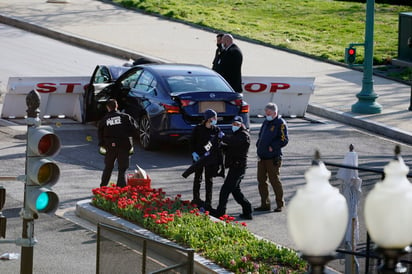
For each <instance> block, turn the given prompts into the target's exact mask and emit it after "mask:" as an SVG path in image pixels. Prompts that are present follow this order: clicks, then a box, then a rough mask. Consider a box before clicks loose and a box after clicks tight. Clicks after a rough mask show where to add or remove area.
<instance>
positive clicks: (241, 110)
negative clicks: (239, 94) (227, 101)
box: [240, 104, 249, 113]
mask: <svg viewBox="0 0 412 274" xmlns="http://www.w3.org/2000/svg"><path fill="white" fill-rule="evenodd" d="M240 112H241V113H248V112H249V105H248V104H246V105H243V106H242V108H241V109H240Z"/></svg>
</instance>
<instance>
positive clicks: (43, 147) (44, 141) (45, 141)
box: [38, 134, 53, 155]
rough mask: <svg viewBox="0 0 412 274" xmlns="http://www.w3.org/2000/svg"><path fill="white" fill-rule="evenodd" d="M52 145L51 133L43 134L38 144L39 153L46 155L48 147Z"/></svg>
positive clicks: (50, 147) (48, 150)
mask: <svg viewBox="0 0 412 274" xmlns="http://www.w3.org/2000/svg"><path fill="white" fill-rule="evenodd" d="M52 147H53V135H51V134H46V135H44V136H43V137H42V138H41V139H40V141H39V145H38V150H39V153H40V154H42V155H47V154H49V152H50V149H52Z"/></svg>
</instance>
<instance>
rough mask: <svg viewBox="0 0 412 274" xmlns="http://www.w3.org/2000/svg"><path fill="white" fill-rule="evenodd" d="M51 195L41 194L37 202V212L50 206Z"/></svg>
mask: <svg viewBox="0 0 412 274" xmlns="http://www.w3.org/2000/svg"><path fill="white" fill-rule="evenodd" d="M49 200H50V199H49V195H48V194H47V193H46V192H43V193H41V194H40V195H39V196H38V197H37V200H36V210H39V211H41V210H44V209H45V208H46V207H47V206H48V205H49Z"/></svg>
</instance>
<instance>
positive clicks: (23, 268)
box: [20, 90, 40, 274]
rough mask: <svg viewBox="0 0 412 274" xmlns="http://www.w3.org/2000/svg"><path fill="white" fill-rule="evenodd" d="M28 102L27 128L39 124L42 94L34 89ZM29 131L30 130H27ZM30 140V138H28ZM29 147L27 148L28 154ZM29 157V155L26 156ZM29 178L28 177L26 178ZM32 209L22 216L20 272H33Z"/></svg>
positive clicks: (29, 95)
mask: <svg viewBox="0 0 412 274" xmlns="http://www.w3.org/2000/svg"><path fill="white" fill-rule="evenodd" d="M26 104H27V128H29V127H30V126H34V125H37V124H39V123H40V122H39V121H40V119H39V113H40V110H39V106H40V95H39V94H38V93H37V92H36V91H34V90H32V91H31V92H30V93H29V94H28V95H27V97H26ZM27 132H29V131H28V130H27ZM27 140H28V138H27ZM27 151H28V148H27V149H26V154H27ZM26 159H27V157H26ZM25 174H27V160H26V172H25ZM26 180H27V179H26ZM26 188H27V183H26V184H24V205H26V198H27V197H26ZM29 212H30V209H28V208H26V206H24V207H23V210H22V213H21V215H22V218H23V228H22V235H21V236H22V239H21V260H20V274H31V273H33V246H34V244H35V239H34V219H33V216H32V214H30V213H29Z"/></svg>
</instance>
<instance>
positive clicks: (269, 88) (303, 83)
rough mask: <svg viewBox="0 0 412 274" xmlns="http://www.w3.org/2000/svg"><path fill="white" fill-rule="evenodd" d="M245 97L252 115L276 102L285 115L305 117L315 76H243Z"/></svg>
mask: <svg viewBox="0 0 412 274" xmlns="http://www.w3.org/2000/svg"><path fill="white" fill-rule="evenodd" d="M242 80H243V98H244V99H245V101H246V102H248V103H249V105H250V115H251V116H257V115H259V114H260V115H263V114H264V108H265V105H266V104H267V103H268V102H274V103H276V104H277V105H278V108H279V114H280V115H282V116H284V117H303V116H305V113H306V108H307V106H308V104H309V99H310V95H311V94H313V93H314V90H315V85H314V82H315V78H314V77H272V76H268V77H258V76H256V77H254V76H244V77H243V79H242Z"/></svg>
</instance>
